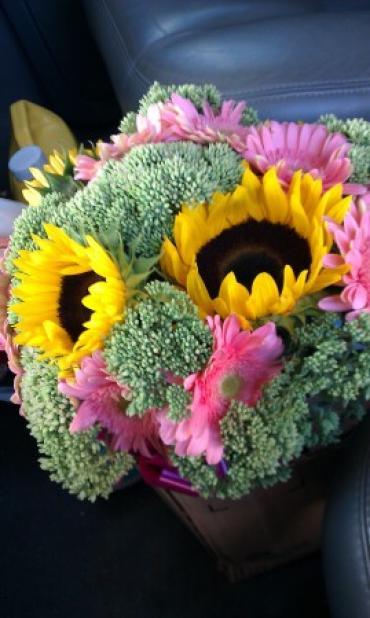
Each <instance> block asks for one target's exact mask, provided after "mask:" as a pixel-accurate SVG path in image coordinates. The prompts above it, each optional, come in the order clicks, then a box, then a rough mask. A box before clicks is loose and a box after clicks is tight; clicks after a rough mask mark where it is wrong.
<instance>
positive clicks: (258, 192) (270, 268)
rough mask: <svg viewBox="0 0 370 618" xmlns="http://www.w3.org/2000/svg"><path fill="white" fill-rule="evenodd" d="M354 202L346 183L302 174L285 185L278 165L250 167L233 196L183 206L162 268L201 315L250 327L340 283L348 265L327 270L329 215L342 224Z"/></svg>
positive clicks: (166, 246) (165, 248) (165, 246)
mask: <svg viewBox="0 0 370 618" xmlns="http://www.w3.org/2000/svg"><path fill="white" fill-rule="evenodd" d="M350 202H351V197H350V196H349V197H347V198H344V199H343V198H342V185H341V184H337V185H335V186H334V187H332V188H331V189H330V190H328V191H326V192H323V190H322V182H321V180H319V179H318V180H315V179H314V178H313V177H312V176H311V175H310V174H303V173H302V172H301V171H298V172H296V173H295V174H294V175H293V177H292V179H291V181H290V183H289V184H288V187H287V189H286V190H284V189H283V188H282V186H281V184H280V182H279V180H278V177H277V172H276V169H275V168H271V169H270V170H269V171H268V172H266V173H265V174H264V175H263V176H262V177H261V178H260V177H258V176H256V175H255V174H254V173H253V172H252V171H251V170H250V169H249V168H248V167H247V168H246V171H245V173H244V175H243V180H242V184H241V185H238V186H237V187H236V189H235V190H234V192H233V193H227V194H223V193H215V194H214V195H213V197H212V199H211V201H210V203H209V204H206V203H201V204H198V205H195V206H193V207H190V206H189V205H184V206H183V207H182V211H181V212H180V213H179V214H178V215H177V216H176V219H175V223H174V229H173V237H174V242H171V240H169V239H168V238H166V239H165V240H164V242H163V247H162V257H161V267H162V269H163V270H164V272H165V273H167V274H168V275H169V276H170V277H171V278H172V279H174V280H175V281H177V282H178V283H179V284H180V285H181V286H182V287H183V288H185V289H186V290H187V292H188V294H189V295H190V297H191V298H192V299H193V301H194V302H195V304H196V305H197V306H198V307H199V312H200V315H201V317H204V316H206V315H213V314H214V313H218V314H219V315H221V316H222V317H223V318H226V317H227V316H228V315H230V314H232V313H234V314H236V315H238V317H239V318H240V320H241V323H242V324H243V326H244V327H245V328H249V327H250V321H253V320H256V319H259V318H263V317H265V316H267V315H279V314H286V313H289V312H290V311H291V310H292V309H293V308H294V306H295V304H296V303H297V301H298V300H299V299H300V298H301V297H303V296H306V295H307V294H313V293H314V292H318V291H319V290H322V289H323V288H326V287H327V286H330V285H332V284H334V283H336V282H337V281H339V280H340V278H341V275H342V274H343V272H344V271H345V270H346V269H347V267H346V266H341V267H338V268H334V269H327V268H324V267H323V257H324V256H325V255H327V253H329V251H330V248H331V246H332V244H333V240H332V237H331V235H330V234H329V232H328V231H327V229H326V224H325V221H324V216H329V217H331V219H333V220H334V221H336V222H337V223H340V222H342V221H343V218H344V215H345V214H346V212H347V210H348V207H349V204H350Z"/></svg>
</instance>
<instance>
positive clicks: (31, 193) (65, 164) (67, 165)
mask: <svg viewBox="0 0 370 618" xmlns="http://www.w3.org/2000/svg"><path fill="white" fill-rule="evenodd" d="M77 154H78V152H77V149H76V148H71V149H70V150H69V151H68V153H67V155H63V154H62V153H60V152H58V151H57V150H54V151H53V152H52V153H51V155H50V156H49V161H48V163H46V164H45V165H44V166H43V168H42V170H40V169H39V168H37V167H30V172H31V174H32V176H33V179H32V180H26V181H25V183H24V184H25V185H26V188H25V189H23V191H22V194H23V197H24V199H25V200H26V202H27V203H28V205H29V206H39V204H40V203H41V199H42V191H43V190H45V189H51V187H50V183H49V181H48V179H47V177H46V175H45V174H53V175H54V176H61V177H63V176H65V175H68V174H69V173H70V170H71V169H72V167H73V166H74V165H75V163H76V157H77Z"/></svg>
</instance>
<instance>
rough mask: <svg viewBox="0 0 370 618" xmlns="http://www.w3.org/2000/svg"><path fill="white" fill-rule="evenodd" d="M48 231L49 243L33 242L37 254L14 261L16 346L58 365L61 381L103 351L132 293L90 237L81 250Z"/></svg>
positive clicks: (22, 255)
mask: <svg viewBox="0 0 370 618" xmlns="http://www.w3.org/2000/svg"><path fill="white" fill-rule="evenodd" d="M44 228H45V231H46V234H47V238H45V239H43V238H40V237H38V236H34V237H33V240H34V242H35V244H36V245H37V247H38V249H36V250H34V251H25V250H23V251H20V252H19V257H18V258H17V259H15V260H14V263H15V265H16V267H17V268H18V271H17V273H16V275H15V276H16V277H17V279H18V281H19V283H18V284H17V285H16V286H15V287H13V291H12V294H13V296H14V297H15V298H16V299H17V300H18V301H19V302H17V303H16V304H14V305H12V311H13V312H14V313H15V314H16V315H17V317H18V323H17V324H16V327H15V328H16V331H17V335H16V337H15V341H16V343H18V344H20V345H28V346H33V347H35V348H38V349H39V350H40V351H41V352H42V354H41V355H40V358H47V359H56V361H57V363H58V365H59V368H60V370H61V376H62V377H63V376H66V375H69V372H70V371H71V370H72V369H73V368H74V367H76V366H78V365H79V363H80V361H81V359H82V358H83V357H84V356H87V355H89V354H91V353H92V352H93V351H94V350H97V349H99V348H101V347H102V346H103V341H104V339H105V337H106V336H107V335H108V333H109V332H110V330H111V328H112V326H113V324H114V323H115V322H117V321H119V320H122V318H123V314H124V310H125V306H126V303H127V300H128V299H129V298H130V296H131V295H132V294H133V291H132V289H131V287H130V281H129V279H130V278H129V277H128V280H126V281H124V280H123V278H122V275H121V272H120V269H119V267H118V266H117V264H116V262H115V261H114V260H113V259H112V257H111V256H110V255H109V253H108V252H107V251H106V250H105V249H104V248H103V247H102V246H101V245H100V244H99V243H98V242H97V241H96V240H95V239H94V238H92V237H91V236H86V237H85V241H86V245H83V244H80V243H78V242H76V241H75V240H73V239H72V238H70V237H69V236H68V235H67V234H66V232H65V231H63V230H62V229H60V228H58V227H56V226H54V225H51V224H45V225H44Z"/></svg>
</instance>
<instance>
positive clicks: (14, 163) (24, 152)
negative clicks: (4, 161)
mask: <svg viewBox="0 0 370 618" xmlns="http://www.w3.org/2000/svg"><path fill="white" fill-rule="evenodd" d="M45 163H47V159H46V157H45V155H44V153H43V151H42V150H41V148H40V146H36V145H34V144H32V145H31V146H25V147H24V148H20V149H19V150H17V152H15V153H14V154H13V155H12V156H11V157H10V159H9V163H8V168H9V171H10V172H11V173H12V174H13V176H14V177H15V178H16V180H19V182H24V181H25V180H31V179H32V178H33V176H32V174H31V172H30V167H37V168H41V167H43V166H44V165H45Z"/></svg>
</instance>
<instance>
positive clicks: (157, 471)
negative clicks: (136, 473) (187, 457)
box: [138, 455, 199, 496]
mask: <svg viewBox="0 0 370 618" xmlns="http://www.w3.org/2000/svg"><path fill="white" fill-rule="evenodd" d="M138 466H139V470H140V474H141V476H142V477H143V479H144V481H145V482H146V483H148V484H149V485H153V486H154V487H162V488H163V489H167V490H169V491H178V492H180V493H182V494H187V495H188V496H199V494H198V492H197V491H196V489H194V488H193V487H192V486H191V483H190V481H188V480H187V479H184V478H182V477H181V476H180V474H179V473H178V471H177V469H176V468H175V467H174V466H171V465H169V464H168V462H167V461H166V460H165V459H164V458H163V457H162V456H161V455H153V456H152V457H145V456H144V455H139V456H138Z"/></svg>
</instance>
